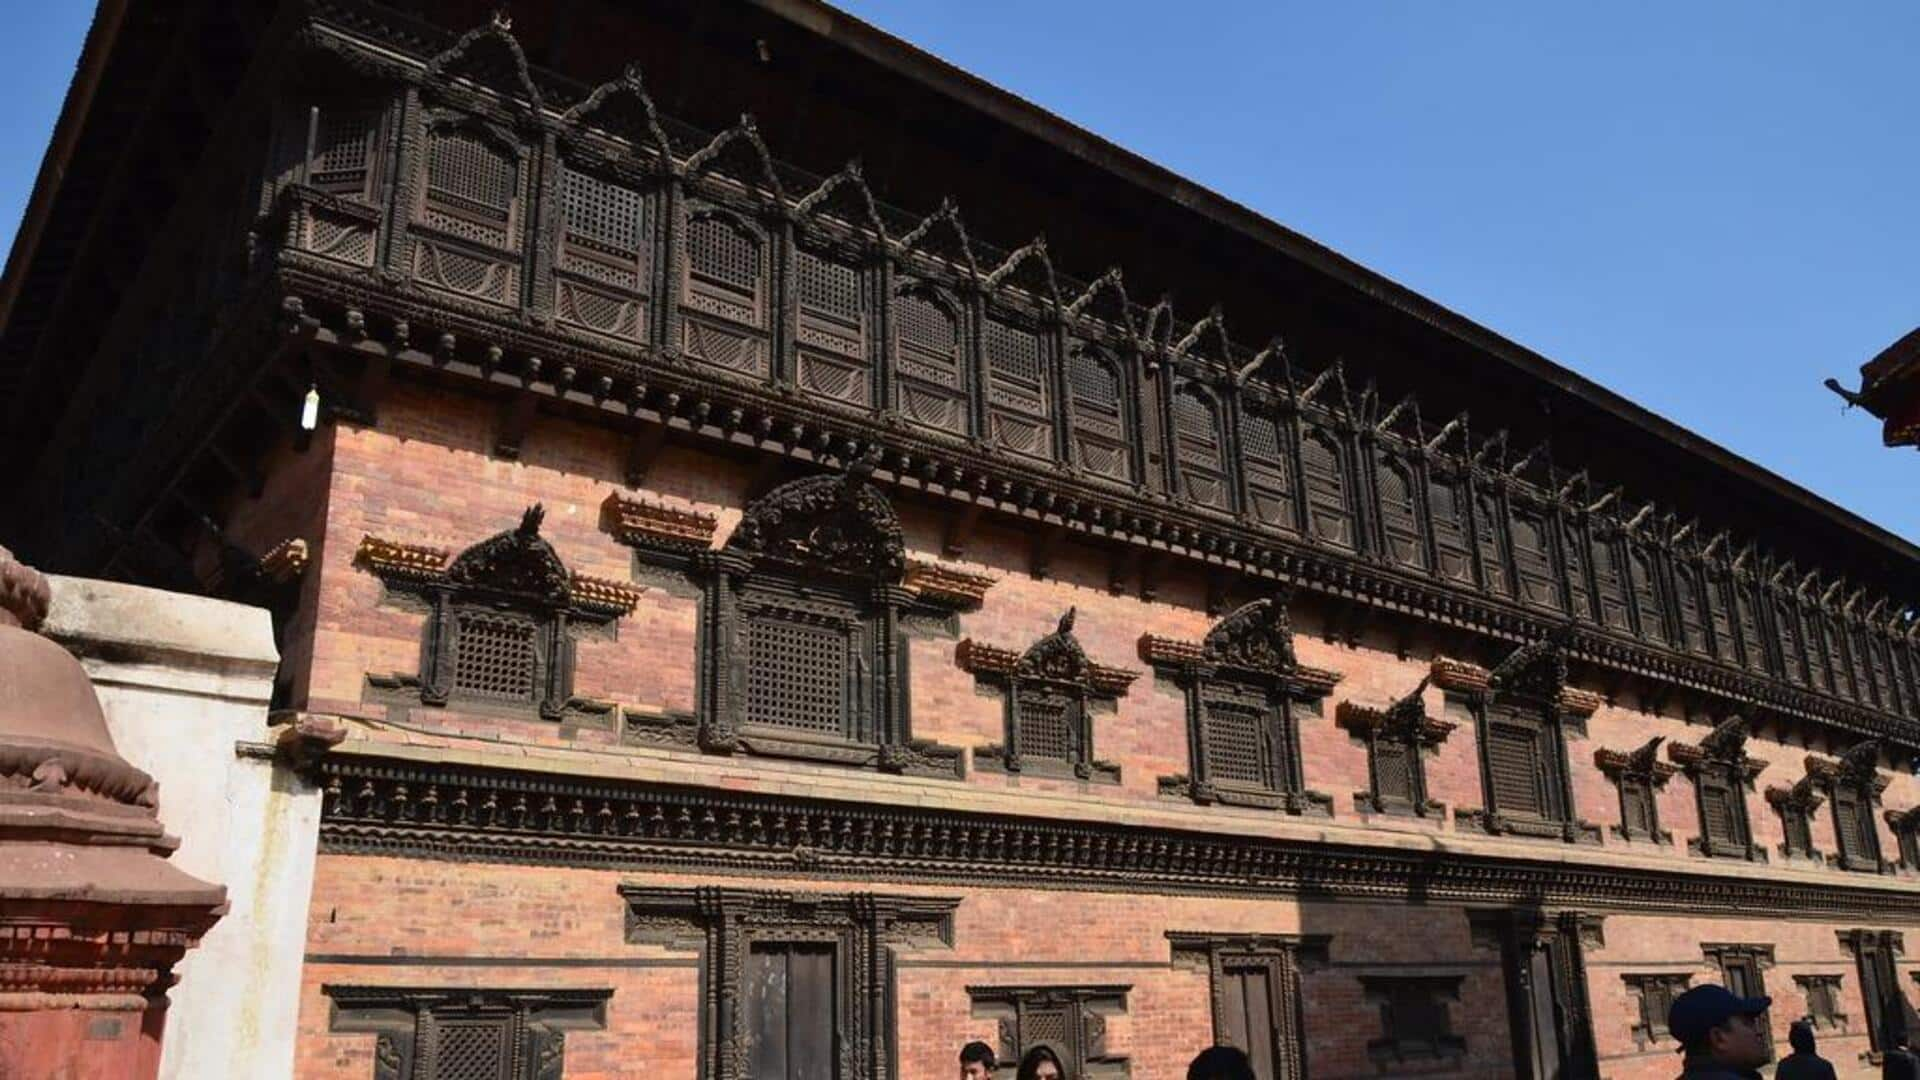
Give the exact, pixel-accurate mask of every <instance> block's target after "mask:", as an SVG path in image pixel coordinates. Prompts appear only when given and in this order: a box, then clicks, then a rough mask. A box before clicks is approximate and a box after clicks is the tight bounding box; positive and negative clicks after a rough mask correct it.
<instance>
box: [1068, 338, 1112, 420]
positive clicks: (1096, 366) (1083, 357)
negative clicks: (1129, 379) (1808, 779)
mask: <svg viewBox="0 0 1920 1080" xmlns="http://www.w3.org/2000/svg"><path fill="white" fill-rule="evenodd" d="M1067 381H1068V382H1070V383H1071V384H1072V385H1073V403H1074V404H1075V405H1078V406H1081V407H1083V408H1090V409H1095V410H1098V411H1101V412H1111V413H1117V412H1119V411H1120V375H1119V373H1118V372H1116V371H1114V369H1113V367H1112V365H1110V364H1108V363H1107V362H1106V361H1104V360H1102V359H1100V358H1099V357H1098V356H1096V355H1094V354H1092V353H1090V352H1088V351H1087V350H1085V349H1079V350H1076V351H1075V352H1074V354H1073V359H1072V360H1071V361H1070V362H1069V363H1068V364H1067Z"/></svg>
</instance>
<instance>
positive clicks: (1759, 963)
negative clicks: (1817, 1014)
mask: <svg viewBox="0 0 1920 1080" xmlns="http://www.w3.org/2000/svg"><path fill="white" fill-rule="evenodd" d="M1700 951H1701V952H1702V953H1704V954H1705V955H1706V958H1707V962H1708V963H1711V964H1712V965H1714V966H1715V967H1717V968H1719V969H1720V985H1722V986H1724V987H1726V988H1727V989H1728V990H1730V991H1732V992H1733V993H1734V994H1735V995H1736V996H1738V997H1743V998H1759V997H1766V996H1767V982H1766V977H1765V975H1763V974H1762V973H1763V972H1764V971H1766V969H1768V968H1770V967H1772V966H1773V946H1771V945H1702V946H1701V947H1700ZM1760 1031H1761V1035H1762V1040H1763V1045H1765V1046H1766V1047H1767V1049H1768V1055H1767V1056H1768V1058H1769V1059H1771V1058H1772V1056H1773V1055H1772V1049H1773V1022H1772V1019H1771V1018H1770V1017H1762V1018H1761V1020H1760Z"/></svg>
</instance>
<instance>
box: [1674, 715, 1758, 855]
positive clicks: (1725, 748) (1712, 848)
mask: <svg viewBox="0 0 1920 1080" xmlns="http://www.w3.org/2000/svg"><path fill="white" fill-rule="evenodd" d="M1747 737H1748V726H1747V722H1746V721H1745V720H1744V719H1742V718H1741V717H1738V716H1732V717H1728V718H1727V719H1726V720H1723V721H1721V722H1720V723H1719V724H1717V725H1715V726H1714V729H1713V730H1712V731H1710V732H1708V733H1707V735H1706V736H1705V737H1703V738H1702V739H1701V740H1700V742H1699V743H1697V744H1693V745H1689V744H1686V743H1674V744H1672V745H1670V746H1668V747H1667V756H1668V757H1670V758H1672V759H1673V761H1674V763H1675V764H1677V765H1679V766H1680V768H1681V769H1682V770H1683V771H1684V772H1685V773H1686V774H1687V777H1688V778H1689V779H1691V780H1692V781H1693V799H1694V812H1695V818H1696V820H1698V821H1699V823H1700V831H1699V834H1698V835H1697V836H1695V837H1693V838H1692V839H1690V840H1688V841H1687V850H1688V851H1689V852H1691V853H1692V854H1695V855H1699V856H1703V857H1706V858H1712V859H1744V860H1746V861H1748V862H1766V861H1767V850H1766V848H1765V847H1763V846H1762V845H1760V844H1758V843H1756V842H1755V841H1754V839H1753V818H1752V816H1751V813H1750V809H1749V807H1748V804H1747V792H1748V791H1749V790H1751V789H1752V788H1753V786H1754V781H1755V779H1756V778H1758V777H1759V775H1760V774H1761V773H1762V772H1764V771H1765V770H1766V768H1767V763H1766V762H1765V761H1762V760H1760V759H1759V758H1755V757H1751V756H1749V755H1748V754H1747V749H1746V747H1747ZM1716 794H1717V795H1718V796H1719V798H1720V799H1721V800H1722V801H1723V805H1725V806H1726V808H1727V810H1728V812H1729V818H1730V820H1729V822H1728V824H1729V825H1730V826H1731V830H1732V835H1729V836H1716V835H1714V832H1713V828H1712V826H1711V825H1710V824H1709V822H1711V821H1712V820H1713V816H1712V814H1711V813H1710V803H1711V801H1712V799H1713V798H1714V796H1715V795H1716Z"/></svg>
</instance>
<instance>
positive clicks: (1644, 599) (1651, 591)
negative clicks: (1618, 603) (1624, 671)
mask: <svg viewBox="0 0 1920 1080" xmlns="http://www.w3.org/2000/svg"><path fill="white" fill-rule="evenodd" d="M1628 566H1629V567H1630V568H1631V571H1632V574H1633V598H1634V602H1635V603H1636V604H1638V605H1639V608H1640V634H1641V636H1643V637H1647V638H1651V639H1653V640H1655V641H1665V640H1667V623H1666V603H1665V600H1666V590H1665V589H1662V588H1661V587H1660V582H1659V579H1658V578H1657V577H1656V576H1655V570H1654V563H1653V559H1652V557H1650V556H1649V555H1648V554H1647V553H1646V552H1645V551H1642V550H1641V549H1640V548H1638V547H1634V548H1632V549H1631V550H1630V551H1629V553H1628Z"/></svg>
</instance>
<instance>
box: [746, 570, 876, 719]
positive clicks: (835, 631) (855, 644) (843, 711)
mask: <svg viewBox="0 0 1920 1080" xmlns="http://www.w3.org/2000/svg"><path fill="white" fill-rule="evenodd" d="M759 600H760V597H759V596H758V595H754V594H749V595H748V596H747V597H744V598H743V600H742V603H741V611H742V618H743V620H744V622H745V624H746V646H747V648H746V662H745V664H744V665H743V667H744V669H745V670H744V673H745V675H746V691H747V695H746V709H745V716H744V719H745V720H746V722H747V723H748V724H756V725H764V726H767V727H776V728H787V729H791V730H795V731H801V732H811V733H814V734H820V735H832V736H836V737H839V738H852V737H853V736H854V731H853V728H852V723H851V721H852V719H853V717H852V709H850V708H849V705H850V701H849V698H850V697H851V696H852V695H851V694H850V691H855V692H857V691H858V690H859V689H861V688H860V687H855V686H852V685H851V683H852V680H851V679H850V678H849V676H851V675H852V674H853V673H854V669H855V667H856V663H855V653H856V651H857V650H858V649H859V648H860V646H862V645H864V644H865V643H864V641H857V640H856V638H858V637H860V636H862V635H860V633H859V627H858V625H857V622H858V620H857V616H856V613H855V611H854V609H853V607H852V605H851V604H849V605H847V607H846V608H845V609H844V610H840V611H831V610H828V609H827V608H826V607H825V606H824V605H810V606H809V607H807V608H801V607H796V606H788V605H783V604H781V603H779V601H778V599H775V600H774V602H772V603H761V602H758V601H759Z"/></svg>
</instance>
